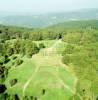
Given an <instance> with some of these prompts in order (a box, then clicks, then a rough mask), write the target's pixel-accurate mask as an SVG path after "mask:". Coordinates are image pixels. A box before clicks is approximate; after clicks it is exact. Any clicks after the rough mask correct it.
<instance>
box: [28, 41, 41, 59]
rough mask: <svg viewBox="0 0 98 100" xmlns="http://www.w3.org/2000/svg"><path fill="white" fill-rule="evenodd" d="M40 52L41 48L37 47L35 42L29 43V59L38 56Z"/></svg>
mask: <svg viewBox="0 0 98 100" xmlns="http://www.w3.org/2000/svg"><path fill="white" fill-rule="evenodd" d="M38 52H39V48H38V47H37V45H36V44H35V43H33V42H29V41H28V43H27V44H26V55H27V56H28V57H30V58H31V57H32V55H34V54H36V53H38Z"/></svg>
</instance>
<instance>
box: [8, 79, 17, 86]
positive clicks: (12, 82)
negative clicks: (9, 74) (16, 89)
mask: <svg viewBox="0 0 98 100" xmlns="http://www.w3.org/2000/svg"><path fill="white" fill-rule="evenodd" d="M17 82H18V80H17V79H13V80H10V85H11V86H14V85H15V84H16V83H17Z"/></svg>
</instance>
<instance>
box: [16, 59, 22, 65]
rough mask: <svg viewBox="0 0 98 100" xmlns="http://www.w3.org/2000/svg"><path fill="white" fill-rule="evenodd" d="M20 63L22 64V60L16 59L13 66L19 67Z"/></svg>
mask: <svg viewBox="0 0 98 100" xmlns="http://www.w3.org/2000/svg"><path fill="white" fill-rule="evenodd" d="M22 63H23V60H22V59H19V58H17V59H16V61H15V65H16V66H19V65H21V64H22Z"/></svg>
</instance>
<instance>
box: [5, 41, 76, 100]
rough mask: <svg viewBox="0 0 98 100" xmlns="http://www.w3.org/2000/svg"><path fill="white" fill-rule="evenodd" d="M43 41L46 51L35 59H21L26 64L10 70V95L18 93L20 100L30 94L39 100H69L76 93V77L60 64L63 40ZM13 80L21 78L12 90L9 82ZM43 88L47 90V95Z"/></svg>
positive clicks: (34, 57)
mask: <svg viewBox="0 0 98 100" xmlns="http://www.w3.org/2000/svg"><path fill="white" fill-rule="evenodd" d="M41 42H44V43H45V45H47V48H45V49H43V50H41V51H40V52H39V53H38V54H36V55H34V56H32V59H28V58H26V57H24V58H22V59H23V60H24V63H23V64H22V65H20V66H18V67H15V68H12V69H11V70H10V72H9V75H8V78H7V80H6V82H5V83H6V85H7V87H8V90H7V92H8V93H10V94H15V93H16V94H18V95H19V96H20V97H21V98H22V96H24V95H27V96H36V97H37V98H39V99H40V100H68V99H69V98H70V97H71V96H72V95H73V93H74V92H75V81H76V78H75V76H74V75H73V74H71V73H70V72H69V71H68V68H67V66H66V65H64V64H62V62H61V58H62V56H61V55H60V52H62V51H63V50H61V48H62V47H63V46H64V45H65V44H64V43H63V42H62V41H61V40H54V41H46V42H45V41H41ZM38 43H39V42H38ZM58 52H59V53H58ZM14 78H17V79H18V83H17V84H16V85H15V86H13V87H10V85H9V81H10V80H11V79H14ZM43 89H45V91H46V92H45V94H44V95H42V90H43Z"/></svg>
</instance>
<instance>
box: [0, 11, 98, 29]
mask: <svg viewBox="0 0 98 100" xmlns="http://www.w3.org/2000/svg"><path fill="white" fill-rule="evenodd" d="M92 19H98V9H83V10H79V11H72V12H60V13H49V14H40V15H32V13H30V14H29V13H26V14H22V15H18V14H17V15H6V16H5V15H3V16H2V14H0V23H1V24H4V25H15V26H24V27H34V28H42V27H47V26H51V25H54V24H57V23H61V22H64V21H72V20H92Z"/></svg>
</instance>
